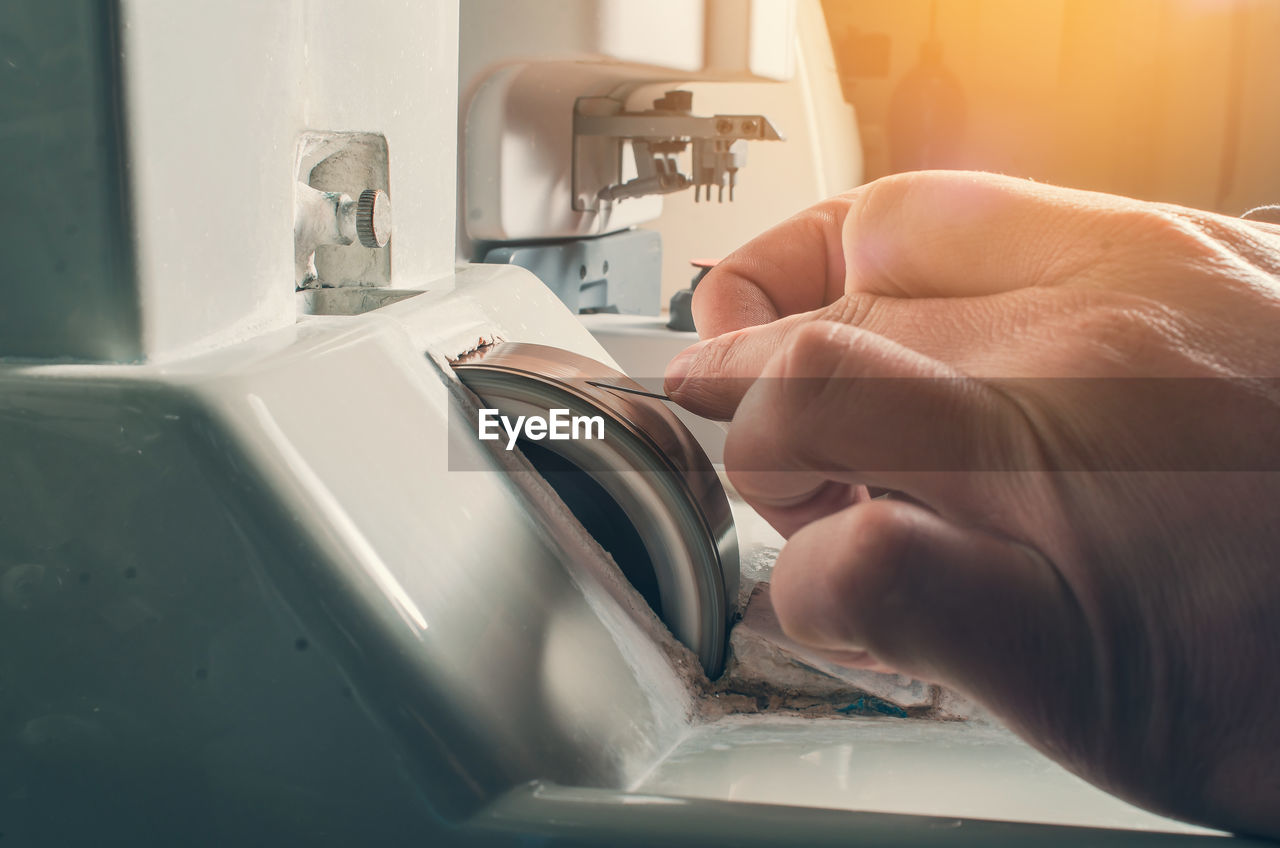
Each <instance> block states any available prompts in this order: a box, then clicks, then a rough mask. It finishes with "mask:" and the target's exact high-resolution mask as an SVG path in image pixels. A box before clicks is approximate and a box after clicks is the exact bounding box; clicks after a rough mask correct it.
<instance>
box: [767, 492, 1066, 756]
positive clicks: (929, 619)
mask: <svg viewBox="0 0 1280 848" xmlns="http://www.w3.org/2000/svg"><path fill="white" fill-rule="evenodd" d="M771 594H772V597H773V605H774V608H775V610H776V611H777V614H778V620H779V622H780V623H781V625H782V628H783V630H784V631H786V633H787V634H788V635H789V636H791V637H792V638H793V639H796V640H797V641H800V642H804V643H806V644H810V645H812V646H814V647H816V648H820V649H824V650H828V651H857V650H865V651H867V652H868V653H869V654H870V655H871V656H872V657H873V658H874V659H875V660H878V661H879V662H880V663H882V664H884V665H887V666H890V667H892V668H895V669H898V670H899V671H902V672H904V673H906V674H910V675H912V676H914V677H919V678H923V679H926V680H932V681H935V682H937V683H941V684H944V685H947V686H949V687H951V688H953V689H956V690H957V691H959V692H962V693H964V694H966V695H968V696H969V697H971V698H973V699H974V700H977V701H978V702H980V703H982V704H984V705H985V706H987V707H988V708H989V709H991V710H992V711H993V712H995V713H996V714H997V715H999V716H1001V717H1002V718H1004V719H1005V720H1006V721H1007V722H1009V723H1010V724H1012V725H1013V726H1014V728H1015V729H1022V730H1024V731H1027V732H1030V733H1033V734H1041V733H1045V732H1047V731H1051V730H1052V728H1046V727H1044V726H1043V724H1042V722H1043V721H1044V720H1045V716H1046V714H1048V713H1058V714H1060V713H1061V706H1062V704H1061V702H1062V701H1063V700H1066V699H1069V698H1074V697H1081V698H1087V697H1088V694H1087V690H1088V689H1089V687H1088V686H1087V685H1084V681H1085V679H1086V678H1085V674H1086V673H1087V658H1088V657H1087V647H1086V646H1087V645H1088V644H1089V641H1088V639H1087V637H1086V630H1085V628H1084V622H1083V618H1082V616H1081V614H1080V611H1079V607H1078V605H1077V604H1076V602H1075V600H1074V597H1073V595H1072V594H1071V592H1070V590H1069V589H1068V587H1067V585H1066V584H1065V583H1064V581H1063V580H1062V579H1061V578H1060V576H1059V575H1058V572H1057V571H1056V569H1055V568H1054V567H1053V566H1052V565H1051V564H1050V563H1049V562H1048V561H1047V560H1045V559H1044V558H1042V557H1041V556H1039V555H1038V554H1037V553H1035V552H1034V551H1032V550H1031V549H1030V548H1027V547H1024V546H1022V545H1020V544H1017V543H1015V542H1011V541H1009V540H1006V539H1001V538H999V537H996V536H993V535H989V534H987V533H984V532H981V531H978V530H973V529H967V528H962V527H958V526H956V525H954V524H951V523H949V522H947V521H945V520H944V519H942V518H940V517H939V516H937V515H935V514H934V513H932V512H930V511H929V510H927V509H925V508H923V507H920V506H917V505H915V504H911V503H906V502H902V501H892V500H885V499H880V500H875V501H871V502H869V503H863V504H858V505H856V506H853V507H850V508H848V509H845V510H843V511H841V512H838V513H835V514H833V515H829V516H827V517H825V518H822V519H820V520H818V521H815V522H813V523H812V524H809V525H807V526H805V527H804V528H802V529H800V530H799V531H797V532H796V533H795V534H794V535H793V536H792V537H791V539H790V540H789V541H788V543H787V545H786V547H785V548H783V551H782V554H781V555H780V556H779V558H778V562H777V565H776V566H775V569H774V573H773V577H772V580H771ZM1046 699H1053V701H1054V702H1056V704H1057V707H1058V709H1055V710H1049V709H1046V707H1047V706H1049V703H1048V702H1047V701H1046Z"/></svg>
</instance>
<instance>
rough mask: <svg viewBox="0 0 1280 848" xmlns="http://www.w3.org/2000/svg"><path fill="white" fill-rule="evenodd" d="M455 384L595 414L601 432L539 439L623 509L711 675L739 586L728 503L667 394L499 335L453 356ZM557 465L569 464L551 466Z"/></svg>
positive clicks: (661, 590)
mask: <svg viewBox="0 0 1280 848" xmlns="http://www.w3.org/2000/svg"><path fill="white" fill-rule="evenodd" d="M454 369H455V371H456V372H457V374H458V377H459V378H460V379H461V380H462V382H463V383H464V384H465V385H466V386H467V387H468V388H469V389H471V390H472V391H473V392H475V394H476V395H478V396H479V397H480V399H481V400H482V401H483V403H484V404H485V405H486V407H487V408H495V409H497V410H498V411H499V413H500V414H501V415H504V416H507V417H510V418H514V417H515V416H517V415H526V416H527V415H537V416H542V417H545V416H546V415H547V414H548V411H549V410H551V409H567V410H569V414H570V415H572V416H600V417H602V418H603V419H604V438H603V439H586V438H578V439H567V440H558V441H551V440H541V441H538V442H536V446H537V449H538V450H539V451H544V450H545V451H550V452H552V453H554V454H556V455H557V456H559V457H560V458H561V459H563V460H564V461H565V462H567V463H569V464H570V465H571V466H572V468H573V472H572V473H573V474H579V473H580V474H584V475H588V476H589V477H590V479H591V481H593V483H594V484H595V485H598V486H599V487H600V488H603V489H604V491H605V492H607V493H608V496H609V497H611V498H612V500H613V501H614V502H616V504H617V505H618V507H620V508H621V511H622V512H623V513H625V515H626V519H627V520H629V521H630V523H631V525H632V527H634V528H635V530H636V531H637V533H638V534H639V537H640V540H641V542H642V543H643V545H644V548H645V553H646V554H647V555H648V559H649V561H650V562H651V563H652V566H653V571H654V576H655V577H656V581H657V591H658V594H659V596H660V598H661V603H660V610H659V612H660V614H661V616H662V619H663V621H664V622H665V623H666V625H667V627H669V628H670V629H671V632H672V633H673V634H674V635H675V636H676V638H677V639H679V640H680V641H681V642H683V643H684V644H685V645H687V646H688V647H689V649H690V650H692V651H693V652H694V653H695V654H697V656H698V659H699V661H700V662H701V663H702V667H703V669H704V670H705V671H706V672H707V674H708V675H710V676H713V677H714V676H716V675H718V674H719V673H720V670H721V668H722V666H723V664H724V654H725V641H726V638H727V633H728V628H729V623H730V619H731V616H732V615H733V608H734V604H735V602H736V598H737V592H738V568H739V564H738V542H737V534H736V532H735V530H734V526H733V516H732V514H731V513H730V511H729V500H728V498H727V496H726V495H725V492H724V487H723V486H722V485H721V483H720V478H719V476H718V475H717V474H716V472H715V469H714V468H713V467H712V465H711V462H710V461H709V460H708V459H707V455H706V453H704V452H703V450H702V447H701V446H700V445H699V444H698V442H697V440H696V439H694V437H693V435H692V434H691V433H690V432H689V430H688V429H687V428H686V427H685V426H684V424H682V423H681V422H680V419H678V418H677V417H676V416H675V415H674V414H673V413H672V412H671V410H669V409H667V407H666V406H665V404H664V402H663V401H660V400H658V399H656V398H649V397H643V396H641V395H635V394H629V393H625V392H621V391H612V390H610V389H608V388H603V387H600V386H593V385H589V384H588V381H598V382H607V383H610V384H612V385H617V386H622V387H629V388H633V389H639V390H642V391H643V387H642V386H640V384H638V383H636V382H635V381H633V380H631V379H630V378H629V377H627V376H626V375H624V374H622V373H620V372H618V371H615V370H614V369H612V368H609V367H608V366H606V365H604V364H602V363H600V362H597V361H595V360H594V359H589V358H588V357H585V356H581V355H578V354H575V353H571V352H569V351H566V350H561V349H559V348H554V347H547V346H544V345H535V344H523V343H515V342H501V343H498V344H495V345H493V346H492V347H488V348H485V349H483V350H481V351H479V352H477V354H475V355H474V356H471V357H468V358H467V359H466V360H465V361H459V362H455V363H454ZM557 473H558V474H563V473H564V472H557Z"/></svg>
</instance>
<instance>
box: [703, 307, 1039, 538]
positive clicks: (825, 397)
mask: <svg viewBox="0 0 1280 848" xmlns="http://www.w3.org/2000/svg"><path fill="white" fill-rule="evenodd" d="M1038 459H1039V454H1038V447H1037V442H1036V440H1035V439H1034V437H1033V435H1032V434H1031V433H1030V432H1029V430H1028V425H1027V419H1026V417H1025V415H1023V414H1022V412H1021V411H1020V410H1019V409H1018V408H1016V407H1014V406H1013V401H1011V400H1010V399H1009V398H1008V397H1007V396H1006V395H1004V394H1001V393H999V392H997V391H995V390H993V389H992V388H991V387H990V386H989V385H988V384H986V383H985V382H982V381H978V380H973V379H970V378H966V377H963V376H961V375H959V374H958V373H957V372H956V371H954V370H953V369H951V368H948V367H947V366H945V365H943V364H942V363H939V362H937V361H935V360H931V359H928V358H927V357H924V356H921V355H920V354H918V353H916V352H914V351H911V350H908V349H907V348H904V347H902V346H901V345H898V344H896V343H894V342H892V341H890V340H888V339H885V338H883V337H881V336H877V335H874V334H872V333H866V332H863V331H860V330H858V329H856V328H852V327H847V326H845V325H842V324H834V323H830V322H814V323H810V324H808V325H806V326H805V327H804V328H803V329H802V330H799V331H797V332H796V333H795V334H794V335H793V338H792V340H791V343H790V344H789V346H788V347H787V348H786V349H784V350H783V351H782V352H780V353H779V354H778V355H777V356H776V357H775V358H774V359H773V360H771V361H770V362H769V364H768V365H767V366H766V368H765V370H764V373H763V374H762V376H761V378H760V379H759V380H757V381H756V382H755V384H754V385H753V386H752V387H751V389H750V391H748V392H747V394H746V396H745V398H744V399H743V401H742V404H741V405H740V406H739V408H738V410H737V414H736V415H735V416H734V420H733V424H732V426H731V427H730V428H729V433H728V437H727V439H726V442H725V450H724V460H725V469H726V471H727V472H728V473H729V477H730V479H731V480H732V482H733V484H734V487H735V488H736V489H737V490H738V492H739V494H741V495H742V497H743V498H744V499H745V500H746V501H747V502H748V503H750V504H751V505H752V506H753V507H755V508H756V509H757V510H758V511H759V512H760V513H761V515H763V516H764V517H765V518H766V519H767V520H769V521H770V523H772V524H773V525H774V526H775V527H776V528H777V529H778V530H779V532H781V533H783V534H784V535H789V534H790V533H793V532H795V530H796V529H797V528H798V527H799V526H802V525H803V524H805V523H807V522H808V521H811V520H813V518H814V516H815V515H816V514H819V513H821V512H822V510H821V509H820V507H821V505H823V504H826V505H827V506H828V508H827V509H826V512H831V511H834V510H836V509H839V508H841V507H842V506H843V504H841V503H840V502H839V500H838V499H834V498H832V497H831V495H830V494H829V490H830V489H831V484H832V483H833V482H834V483H837V484H843V485H850V484H862V485H866V486H874V487H877V488H884V489H891V490H894V491H899V492H905V493H906V494H907V495H909V496H911V497H913V498H916V499H918V500H920V501H922V502H924V503H927V504H929V505H930V506H932V507H934V508H938V509H943V510H945V511H946V512H947V514H948V515H957V516H959V515H973V514H975V513H974V511H978V510H989V509H990V506H989V505H988V504H987V503H984V502H981V501H978V502H975V498H973V497H972V494H973V492H974V491H976V484H977V483H978V482H981V483H982V485H983V486H984V489H985V486H986V484H987V483H989V479H988V478H989V476H990V475H976V476H975V479H974V482H973V483H971V482H970V480H969V477H970V474H969V473H970V472H979V471H994V472H1005V471H1012V470H1026V469H1028V468H1033V467H1035V463H1036V462H1037V460H1038ZM1014 485H1016V482H1010V483H1009V484H1008V485H1007V486H1006V488H1008V487H1009V486H1014ZM824 492H826V493H827V494H825V495H823V493H824ZM820 495H823V497H819V496H820Z"/></svg>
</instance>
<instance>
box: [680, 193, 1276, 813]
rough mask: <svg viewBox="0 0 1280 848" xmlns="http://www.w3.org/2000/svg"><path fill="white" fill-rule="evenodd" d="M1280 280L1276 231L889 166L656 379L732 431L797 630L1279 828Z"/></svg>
mask: <svg viewBox="0 0 1280 848" xmlns="http://www.w3.org/2000/svg"><path fill="white" fill-rule="evenodd" d="M1278 274H1280V227H1275V226H1273V225H1266V224H1255V223H1249V222H1245V221H1239V220H1236V219H1230V218H1225V217H1221V216H1218V215H1213V214H1209V213H1203V212H1195V211H1192V210H1188V209H1182V208H1179V207H1173V206H1167V205H1155V204H1149V203H1142V202H1139V201H1134V200H1128V199H1123V198H1118V197H1111V196H1107V195H1098V194H1091V193H1085V192H1078V191H1068V190H1063V189H1056V188H1050V187H1046V186H1041V185H1037V184H1035V183H1030V182H1024V181H1018V180H1012V179H1007V178H1001V177H994V176H989V175H978V174H967V173H947V172H938V173H927V172H926V173H914V174H905V175H899V176H896V177H891V178H888V179H884V180H880V181H878V182H875V183H872V184H870V185H867V186H865V187H862V188H860V189H857V190H855V191H853V192H850V193H848V194H846V195H843V196H841V197H837V198H835V199H832V200H829V201H827V202H825V203H823V204H820V205H819V206H816V207H814V208H813V209H811V210H809V211H807V212H805V213H802V214H801V215H799V216H797V217H795V218H793V219H791V220H789V221H787V222H785V223H783V224H782V225H780V226H779V227H777V228H775V229H773V230H771V231H769V232H767V233H765V234H764V235H762V236H760V237H759V238H757V239H756V240H754V241H753V242H751V243H750V244H748V245H746V246H745V247H743V248H742V249H740V250H739V251H737V252H736V253H734V254H733V255H731V256H730V257H729V258H727V259H726V260H725V261H724V262H722V263H721V264H720V265H719V266H717V267H716V268H715V270H713V271H712V272H711V273H710V274H709V275H708V276H707V277H706V278H705V279H704V280H703V281H702V283H701V284H700V285H699V287H698V289H697V293H696V295H695V297H694V301H693V309H694V316H695V320H696V322H697V325H698V328H699V330H700V331H701V333H702V335H703V337H704V341H702V342H700V343H698V344H697V345H695V346H694V347H693V348H691V349H690V350H689V351H686V352H685V353H684V354H682V355H681V356H680V357H677V359H676V360H675V361H673V362H672V364H671V366H670V368H669V370H668V374H667V385H666V389H667V392H668V393H669V394H670V396H671V397H672V399H674V400H676V401H677V402H679V403H681V404H682V405H684V406H686V407H688V408H689V409H691V410H693V411H695V412H698V413H701V414H703V415H708V416H712V417H720V418H730V417H732V419H733V424H732V426H731V428H730V430H729V436H728V441H727V443H726V445H725V464H726V467H727V469H728V472H729V475H730V478H731V480H732V481H733V483H734V485H735V486H736V487H737V488H738V489H739V491H740V492H741V493H742V495H743V496H744V497H745V498H746V499H747V500H748V501H749V502H750V503H751V504H752V505H753V506H755V507H756V508H757V509H758V510H759V511H760V512H761V513H762V514H763V515H764V516H765V517H766V518H768V519H769V520H770V521H771V522H772V523H773V524H774V525H775V526H776V527H777V528H778V529H779V530H780V531H781V532H782V533H783V534H784V535H786V536H787V537H788V542H787V545H786V547H785V549H784V550H783V552H782V554H781V556H780V557H779V559H778V563H777V566H776V569H775V571H774V576H773V598H774V605H775V607H776V608H777V612H778V616H779V618H780V619H781V621H782V624H783V626H784V628H785V629H786V630H787V632H788V633H789V634H790V635H791V636H793V637H794V638H796V639H799V640H802V641H804V642H807V643H809V644H811V645H813V646H815V647H818V648H821V649H824V650H825V651H827V652H828V653H830V654H835V655H843V656H845V657H846V658H847V659H848V661H849V662H851V663H854V664H858V663H863V664H871V663H880V664H885V665H888V666H891V667H893V668H896V669H899V670H901V671H903V672H905V673H908V674H912V675H916V676H919V677H923V678H926V679H931V680H934V681H937V682H939V683H942V684H945V685H948V686H951V687H953V688H955V689H956V690H958V691H961V692H963V693H965V694H967V695H969V696H970V697H972V698H974V699H976V700H977V701H979V702H981V703H983V704H984V705H986V706H987V707H988V708H990V709H991V710H992V711H993V712H994V713H996V714H997V715H999V716H1000V717H1001V718H1002V719H1003V720H1004V721H1006V722H1007V723H1008V724H1009V726H1010V727H1012V728H1013V729H1014V730H1016V731H1017V732H1018V733H1020V734H1021V735H1023V736H1024V737H1025V738H1027V739H1028V740H1029V741H1030V742H1031V743H1032V744H1034V745H1036V746H1037V747H1039V748H1040V749H1041V750H1043V751H1045V752H1046V753H1047V754H1049V755H1050V756H1052V757H1054V758H1055V759H1057V760H1059V761H1060V762H1062V763H1063V764H1064V765H1066V766H1067V767H1068V768H1070V769H1072V770H1073V771H1075V772H1076V773H1078V774H1080V775H1081V776H1083V777H1085V778H1086V779H1088V780H1090V781H1092V782H1094V783H1096V784H1098V785H1100V786H1102V787H1103V788H1105V789H1108V790H1110V791H1112V792H1114V793H1116V794H1118V795H1121V796H1123V797H1125V798H1128V799H1130V800H1132V801H1134V802H1136V803H1139V804H1142V805H1144V806H1147V807H1150V808H1152V809H1155V810H1158V811H1161V812H1164V813H1168V814H1172V815H1177V816H1181V817H1184V818H1188V819H1192V820H1196V821H1200V822H1203V823H1206V824H1210V825H1214V826H1217V827H1222V828H1227V829H1232V830H1236V831H1243V832H1252V833H1260V834H1268V835H1271V836H1280V709H1278V707H1277V705H1278V704H1280V380H1277V379H1276V378H1280V280H1278V278H1277V275H1278ZM864 487H871V491H872V492H876V491H886V492H889V495H888V496H887V497H884V498H876V499H869V498H868V497H867V495H866V492H867V489H866V488H864Z"/></svg>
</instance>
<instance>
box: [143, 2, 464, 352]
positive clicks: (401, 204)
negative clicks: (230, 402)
mask: <svg viewBox="0 0 1280 848" xmlns="http://www.w3.org/2000/svg"><path fill="white" fill-rule="evenodd" d="M121 15H122V27H123V36H122V42H123V44H122V50H123V57H124V60H123V64H124V73H125V88H126V90H125V103H126V110H127V111H126V115H127V130H126V136H127V147H128V158H129V163H130V167H129V178H130V181H131V192H132V214H133V225H134V231H135V239H134V249H135V250H136V253H137V273H138V275H139V278H140V286H139V289H140V293H139V295H138V296H139V297H140V299H141V312H142V330H141V332H142V334H143V344H142V347H143V350H144V351H145V354H146V356H147V357H148V358H152V359H155V358H171V357H173V356H176V355H181V354H182V353H184V352H189V351H193V350H198V349H201V348H205V347H210V346H215V345H218V344H223V343H228V342H232V341H236V340H239V339H242V338H246V337H248V336H250V335H252V334H254V333H256V332H260V331H263V330H266V329H269V328H272V327H279V326H284V325H286V324H288V323H290V322H291V321H293V319H294V306H293V287H294V286H293V260H292V254H293V179H294V159H295V153H296V145H297V142H298V138H299V135H300V134H301V133H302V132H303V131H304V130H308V129H312V130H321V131H344V130H358V131H366V132H375V133H381V134H383V135H385V136H386V138H387V141H388V144H389V147H390V151H391V153H390V157H391V169H390V170H391V192H390V193H391V195H392V198H393V201H394V203H395V208H396V239H395V240H396V245H395V249H394V250H395V253H394V268H393V270H392V274H393V277H392V283H393V285H398V286H412V285H414V284H415V283H420V282H425V281H426V280H429V279H431V278H433V277H438V276H440V275H443V274H446V273H448V272H449V270H450V269H451V267H452V264H453V233H454V223H453V221H454V214H455V211H454V210H455V202H454V193H455V179H454V170H453V166H452V162H453V160H454V158H455V151H456V131H455V120H456V111H455V109H454V102H453V99H452V92H453V91H454V90H456V80H457V8H456V2H450V0H433V2H416V0H372V2H365V3H361V4H359V6H358V7H353V6H352V5H351V4H348V3H343V2H339V0H309V2H300V0H293V2H273V3H260V2H254V0H235V2H225V1H220V2H214V1H213V0H194V1H193V2H183V3H172V2H165V0H127V2H124V3H123V4H122V9H121ZM356 24H358V25H356ZM442 92H449V96H444V97H442V96H441V93H442Z"/></svg>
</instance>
